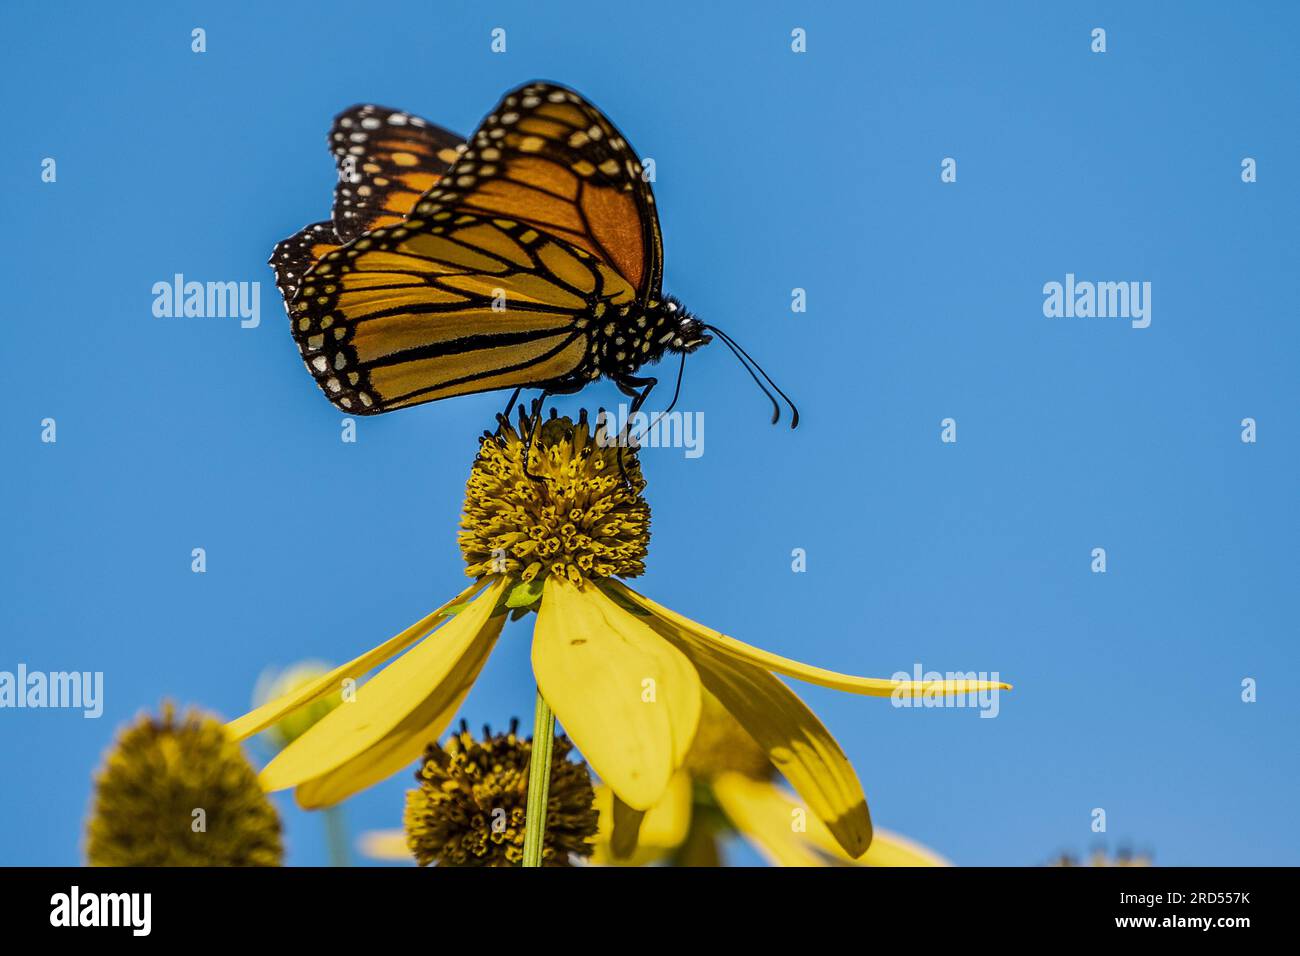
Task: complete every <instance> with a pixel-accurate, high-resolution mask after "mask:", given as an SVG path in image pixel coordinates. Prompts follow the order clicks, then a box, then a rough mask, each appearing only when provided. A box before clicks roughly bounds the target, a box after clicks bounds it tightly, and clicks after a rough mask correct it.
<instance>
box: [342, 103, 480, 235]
mask: <svg viewBox="0 0 1300 956" xmlns="http://www.w3.org/2000/svg"><path fill="white" fill-rule="evenodd" d="M463 143H464V137H462V136H459V135H457V134H456V133H452V132H449V131H448V130H445V129H443V128H442V127H440V126H435V125H433V124H432V123H430V122H429V121H428V120H425V119H421V118H420V117H418V116H415V115H413V114H411V113H404V112H402V111H401V110H395V109H390V108H388V107H386V106H375V105H374V104H364V105H359V106H353V107H350V108H349V109H346V110H344V111H343V112H342V113H340V114H339V115H338V116H336V117H334V125H333V126H331V127H330V133H329V145H330V152H332V153H333V154H334V161H335V164H336V165H337V166H338V173H339V181H338V183H337V184H336V185H335V186H334V213H333V215H334V231H335V233H336V234H337V235H338V238H339V241H340V242H348V241H350V240H352V239H355V238H356V237H357V236H359V235H361V234H362V233H363V232H369V231H370V230H371V229H376V228H378V227H380V226H391V225H393V224H394V223H396V222H398V221H399V220H401V219H403V218H405V216H406V214H407V213H409V212H410V211H411V207H412V206H414V205H415V201H416V200H417V199H418V198H419V197H420V196H421V195H423V194H424V193H425V192H427V191H428V190H429V189H431V188H432V187H433V186H434V185H435V184H436V183H437V182H438V180H439V178H440V177H441V176H442V175H443V173H445V172H446V171H447V167H448V166H450V165H451V164H452V163H454V162H455V161H456V158H457V156H458V155H459V149H460V147H461V145H462V144H463Z"/></svg>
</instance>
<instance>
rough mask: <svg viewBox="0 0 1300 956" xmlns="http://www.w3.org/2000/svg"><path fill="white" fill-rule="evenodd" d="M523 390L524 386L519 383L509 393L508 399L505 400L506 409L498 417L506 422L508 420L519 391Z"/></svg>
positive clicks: (517, 399)
mask: <svg viewBox="0 0 1300 956" xmlns="http://www.w3.org/2000/svg"><path fill="white" fill-rule="evenodd" d="M523 390H524V387H523V386H522V385H521V386H519V387H518V388H517V389H515V390H514V391H513V392H511V393H510V401H508V402H506V410H505V411H504V412H502V413H501V415H500V417H501V418H504V419H505V420H506V421H507V422H509V421H510V413H511V412H513V411H514V410H515V402H517V401H519V393H520V392H522V391H523Z"/></svg>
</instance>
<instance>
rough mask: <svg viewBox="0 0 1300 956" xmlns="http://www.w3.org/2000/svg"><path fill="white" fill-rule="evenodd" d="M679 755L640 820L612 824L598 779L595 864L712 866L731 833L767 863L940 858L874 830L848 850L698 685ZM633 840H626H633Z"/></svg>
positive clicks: (912, 862) (923, 862) (609, 798)
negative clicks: (865, 843)
mask: <svg viewBox="0 0 1300 956" xmlns="http://www.w3.org/2000/svg"><path fill="white" fill-rule="evenodd" d="M703 705H704V706H703V710H702V712H701V714H700V726H699V731H698V732H697V733H696V736H695V742H694V744H693V745H692V747H691V750H690V752H689V753H688V754H687V755H686V762H685V764H684V765H683V766H682V769H681V770H680V771H678V773H677V774H676V776H674V778H673V781H672V783H671V784H670V785H669V786H668V789H667V790H666V791H665V792H664V795H663V797H662V798H661V799H660V800H659V802H658V803H656V804H655V805H654V806H653V807H651V808H650V809H649V810H648V811H647V812H646V814H645V817H644V819H643V820H642V821H641V825H640V832H639V834H638V833H637V832H636V830H635V822H636V821H635V820H633V821H630V822H631V823H632V824H633V826H632V827H624V826H622V823H623V819H624V818H623V817H622V816H621V815H620V814H617V813H615V810H614V806H615V797H614V795H613V793H612V792H611V791H610V790H609V788H608V787H604V786H601V787H598V788H597V789H596V807H597V809H598V810H599V811H600V828H599V831H598V834H597V844H596V853H595V855H594V857H593V861H594V862H596V863H601V864H605V865H619V866H644V865H646V864H648V863H655V862H668V863H672V864H674V865H677V866H719V865H721V864H722V862H723V861H722V855H721V851H720V848H719V846H718V842H719V839H720V838H721V837H725V836H730V835H731V834H733V833H734V834H739V835H740V836H742V837H744V838H745V839H746V841H747V842H749V843H750V844H751V845H753V846H754V848H755V849H757V850H758V851H759V853H761V854H762V855H763V857H764V858H765V859H767V861H768V862H769V863H771V864H772V865H773V866H835V865H841V866H844V865H857V866H947V865H948V861H947V860H944V859H943V858H942V857H940V856H938V855H937V854H935V853H934V852H933V851H931V850H929V849H927V848H925V847H923V846H921V845H920V844H917V843H913V842H912V841H910V840H908V839H906V838H904V837H901V836H898V835H896V834H893V833H887V832H885V831H883V830H880V829H877V830H876V831H875V837H874V839H873V840H872V841H871V847H870V849H868V850H867V852H866V853H864V854H862V855H861V856H860V857H857V858H856V859H855V858H854V857H852V856H850V855H849V854H848V853H847V852H845V849H844V847H843V846H841V844H840V843H839V841H837V840H836V839H835V837H834V836H833V835H832V834H831V832H830V830H829V829H828V827H827V826H826V823H825V822H823V821H822V820H821V819H819V818H818V817H817V816H815V815H809V813H808V810H807V808H805V807H804V806H802V805H801V804H800V803H799V801H798V800H796V799H793V798H792V797H791V796H790V794H789V792H788V791H787V790H786V789H785V788H784V787H782V786H781V785H779V784H778V783H777V781H776V779H775V778H776V776H777V774H776V768H775V767H774V766H773V765H772V762H771V761H770V760H769V759H768V754H767V752H766V751H764V749H763V748H762V747H760V746H759V745H758V743H757V742H756V741H755V740H754V738H753V737H751V736H750V735H749V734H748V733H747V732H746V731H745V728H744V727H742V726H741V725H740V724H739V723H738V722H737V721H736V719H735V718H734V717H732V716H731V714H730V713H728V712H727V710H726V708H725V707H723V706H722V704H721V703H719V702H718V700H717V699H716V698H715V697H714V696H713V695H712V694H710V693H708V692H707V691H706V692H705V693H704V695H703ZM633 841H636V842H635V845H633Z"/></svg>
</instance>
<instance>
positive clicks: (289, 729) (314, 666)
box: [253, 661, 343, 750]
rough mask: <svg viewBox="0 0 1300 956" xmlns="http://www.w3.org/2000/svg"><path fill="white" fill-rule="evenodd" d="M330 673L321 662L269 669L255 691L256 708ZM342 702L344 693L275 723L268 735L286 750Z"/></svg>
mask: <svg viewBox="0 0 1300 956" xmlns="http://www.w3.org/2000/svg"><path fill="white" fill-rule="evenodd" d="M329 672H330V667H329V665H328V664H324V663H322V662H320V661H299V662H298V663H297V664H292V665H290V666H289V667H286V668H285V669H284V670H281V671H276V670H270V669H268V670H265V671H263V672H262V676H261V677H259V678H258V679H257V686H256V687H254V688H253V705H254V706H258V705H260V704H265V703H266V702H268V701H272V700H276V699H278V698H280V697H283V696H284V695H285V694H291V693H293V692H294V691H296V690H298V689H299V688H301V687H305V686H306V685H307V684H309V683H311V682H312V681H314V680H316V679H317V678H319V677H321V676H322V675H324V674H328V673H329ZM342 702H343V697H342V694H341V693H334V694H330V695H329V696H328V697H322V698H320V699H319V700H317V701H315V702H314V703H313V704H311V705H310V706H308V707H303V708H301V709H299V710H296V711H294V712H293V713H291V714H288V715H286V716H285V717H284V718H283V719H282V720H280V721H278V722H276V723H274V724H272V725H271V726H270V727H268V728H267V729H266V736H267V738H268V739H269V740H270V742H271V745H272V746H273V747H275V749H276V750H283V749H284V748H285V747H287V746H289V744H291V743H293V742H294V741H295V740H297V739H298V738H299V737H301V736H302V735H303V734H305V733H306V732H307V731H308V729H310V728H311V726H312V725H313V724H315V723H316V722H317V721H319V720H320V719H321V718H322V717H324V716H325V715H326V714H328V713H329V712H330V711H331V710H333V709H334V708H335V707H337V706H338V705H339V704H341V703H342Z"/></svg>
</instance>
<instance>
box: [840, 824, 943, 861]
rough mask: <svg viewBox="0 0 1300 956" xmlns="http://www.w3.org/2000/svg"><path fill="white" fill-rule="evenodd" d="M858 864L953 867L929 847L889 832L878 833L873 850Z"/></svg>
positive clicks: (859, 859) (873, 843)
mask: <svg viewBox="0 0 1300 956" xmlns="http://www.w3.org/2000/svg"><path fill="white" fill-rule="evenodd" d="M856 863H857V865H858V866H952V864H951V863H949V862H948V861H947V860H945V859H944V858H943V857H941V856H940V855H939V854H938V853H935V852H934V851H933V850H931V849H930V848H929V847H926V846H922V845H921V844H919V843H917V842H916V841H915V840H909V839H908V838H907V837H905V836H900V835H899V834H897V833H891V832H890V831H888V830H877V831H876V838H875V839H874V840H872V841H871V848H870V849H869V850H867V852H866V853H864V854H862V856H861V857H859V858H858V859H857V860H856Z"/></svg>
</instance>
